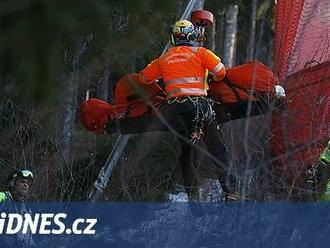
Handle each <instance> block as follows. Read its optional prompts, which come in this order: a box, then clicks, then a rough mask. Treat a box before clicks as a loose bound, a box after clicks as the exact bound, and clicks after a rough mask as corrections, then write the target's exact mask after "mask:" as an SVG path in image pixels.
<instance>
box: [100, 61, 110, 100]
mask: <svg viewBox="0 0 330 248" xmlns="http://www.w3.org/2000/svg"><path fill="white" fill-rule="evenodd" d="M110 77H111V72H110V70H109V68H108V66H107V65H106V67H105V68H104V70H103V75H102V77H101V78H100V80H99V82H98V89H97V91H98V92H97V96H98V98H100V99H102V100H104V101H108V98H109V83H110ZM110 98H111V99H112V96H110Z"/></svg>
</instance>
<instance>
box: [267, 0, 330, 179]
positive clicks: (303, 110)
mask: <svg viewBox="0 0 330 248" xmlns="http://www.w3.org/2000/svg"><path fill="white" fill-rule="evenodd" d="M275 64H276V73H277V75H278V77H279V78H280V80H281V81H282V84H283V86H284V87H285V89H286V92H287V97H288V100H289V103H288V105H287V109H286V110H285V111H284V112H282V113H281V114H279V115H277V116H274V123H273V124H274V125H273V127H274V129H273V135H274V136H273V139H272V142H271V147H272V152H273V154H274V156H275V157H277V158H279V161H280V164H281V165H282V166H284V167H285V168H289V169H290V170H289V171H290V172H294V173H297V169H299V170H301V169H302V168H304V167H305V166H308V165H310V164H311V163H312V162H313V161H315V160H317V157H318V155H319V153H320V150H321V149H322V145H324V144H325V142H326V140H327V139H328V137H329V135H330V1H329V0H280V1H278V2H277V6H276V31H275ZM290 174H291V173H290ZM291 175H294V174H291Z"/></svg>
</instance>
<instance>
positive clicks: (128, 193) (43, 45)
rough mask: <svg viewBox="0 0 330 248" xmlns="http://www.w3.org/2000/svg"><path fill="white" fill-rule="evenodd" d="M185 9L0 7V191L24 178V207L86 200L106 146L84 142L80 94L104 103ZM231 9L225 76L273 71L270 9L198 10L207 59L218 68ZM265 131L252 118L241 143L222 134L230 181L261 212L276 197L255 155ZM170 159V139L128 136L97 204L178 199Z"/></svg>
mask: <svg viewBox="0 0 330 248" xmlns="http://www.w3.org/2000/svg"><path fill="white" fill-rule="evenodd" d="M201 2H203V1H201ZM187 3H188V1H185V0H168V1H158V0H144V1H140V0H135V1H129V0H122V1H114V0H99V1H76V0H70V1H63V0H27V1H24V2H22V1H19V0H10V1H9V0H4V1H1V3H0V89H1V90H0V92H1V94H0V168H1V173H0V183H1V186H2V187H1V188H2V189H5V188H6V177H7V174H8V173H9V172H10V171H12V170H13V169H15V168H28V169H31V170H32V171H33V172H34V175H35V180H34V186H33V188H32V192H31V193H32V194H31V199H32V200H47V201H48V200H85V199H86V195H87V192H88V191H89V190H90V188H91V186H92V184H93V182H94V181H95V180H96V178H97V175H98V173H99V170H100V168H101V167H102V166H103V165H104V163H105V161H106V160H107V158H108V156H109V154H110V152H111V150H112V147H113V145H114V142H115V140H116V138H117V136H116V135H111V136H99V135H95V134H93V133H90V132H88V131H86V130H85V129H84V128H83V126H82V125H81V123H80V122H79V104H80V103H81V102H82V101H84V99H85V96H86V91H87V90H89V91H90V95H91V96H93V97H97V98H100V99H104V100H107V101H108V102H110V103H111V102H113V89H114V86H115V84H116V82H117V80H118V79H119V78H121V77H122V76H124V75H125V74H128V73H133V72H137V71H139V70H141V69H142V68H143V67H144V66H146V65H147V64H148V62H150V61H151V60H152V59H154V58H156V57H157V56H158V55H159V54H161V52H162V50H163V48H164V46H165V45H166V43H167V41H168V30H169V26H170V25H171V24H173V23H174V22H175V21H176V20H177V19H178V18H179V17H180V16H181V14H182V13H183V11H184V8H185V6H186V5H187ZM233 6H235V8H237V10H238V12H237V13H236V17H237V18H236V22H237V25H236V27H237V30H235V32H234V34H235V37H234V39H235V43H234V46H233V49H234V50H233V51H234V53H233V58H232V61H231V63H232V64H231V66H235V65H239V64H243V63H244V62H246V61H248V60H251V59H258V60H260V61H262V62H263V63H264V64H266V65H267V66H269V67H271V68H272V67H273V33H274V3H273V1H270V0H259V1H257V0H237V1H234V0H231V1H229V0H207V1H205V3H204V9H206V10H209V11H211V12H212V13H213V14H214V17H215V20H216V22H215V27H214V29H213V31H211V30H209V32H208V43H207V47H208V48H210V49H211V50H213V51H214V52H215V53H216V54H218V55H219V56H220V57H222V54H224V53H225V52H226V50H225V45H226V44H225V37H226V35H228V34H226V26H227V25H229V24H228V23H229V21H230V20H231V18H234V19H235V16H230V15H229V13H230V12H229V11H228V10H229V9H230V8H232V7H233ZM227 67H228V65H227ZM269 120H270V116H269V115H264V116H260V117H254V118H251V120H250V121H252V125H251V124H250V125H249V126H250V129H249V132H248V133H242V132H241V130H242V128H241V127H242V126H244V125H245V121H244V120H243V121H235V122H230V123H228V124H225V125H224V126H223V129H222V133H223V139H224V142H225V143H226V145H227V146H228V149H229V151H230V155H231V157H232V161H231V166H233V168H234V169H235V170H236V171H237V174H238V176H239V177H240V178H241V181H245V182H247V181H248V183H247V184H248V185H250V186H249V187H248V189H249V194H251V195H253V196H254V197H256V198H258V199H263V200H264V199H273V198H274V197H275V196H272V195H271V192H273V191H274V190H270V189H273V188H274V184H273V181H274V180H275V181H276V179H274V178H269V176H271V177H272V175H271V173H268V172H269V170H270V161H269V157H268V154H267V149H266V148H265V147H266V145H265V144H266V143H267V139H268V138H269V135H270V132H269V125H267V123H269ZM179 149H180V148H179V144H178V142H177V139H176V138H175V137H174V136H173V135H172V134H170V133H151V134H143V135H134V136H133V138H132V139H131V140H130V142H129V145H128V147H127V148H126V149H125V153H124V155H123V157H122V159H121V162H120V166H117V168H116V169H115V171H114V173H113V175H112V177H111V181H110V184H109V185H108V187H107V189H106V191H105V192H104V194H103V200H115V201H117V200H120V201H122V200H125V201H126V200H131V201H132V200H133V201H158V200H164V196H165V195H166V194H167V193H169V192H177V191H178V187H179V186H180V184H181V183H182V179H181V171H180V167H179V166H178V162H177V156H178V151H179ZM202 163H203V164H207V162H205V163H204V162H202ZM202 171H203V170H202ZM265 172H267V173H266V174H267V176H265ZM201 174H203V173H201ZM206 174H207V172H206ZM208 176H209V175H208ZM205 177H207V176H205ZM244 178H249V179H248V180H247V179H244ZM266 179H267V180H266ZM276 183H277V184H278V182H276ZM237 187H238V190H240V189H241V188H240V187H241V185H238V186H237ZM246 187H247V186H246Z"/></svg>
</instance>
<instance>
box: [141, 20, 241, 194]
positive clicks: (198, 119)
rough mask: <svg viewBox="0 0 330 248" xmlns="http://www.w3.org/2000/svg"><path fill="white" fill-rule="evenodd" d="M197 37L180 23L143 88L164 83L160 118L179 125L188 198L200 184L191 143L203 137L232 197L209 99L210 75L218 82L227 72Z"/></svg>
mask: <svg viewBox="0 0 330 248" xmlns="http://www.w3.org/2000/svg"><path fill="white" fill-rule="evenodd" d="M196 36H197V31H196V29H195V27H194V25H193V24H192V23H191V22H189V21H187V20H180V21H177V22H176V23H175V24H174V25H173V27H172V30H171V42H172V44H173V45H174V46H173V47H172V48H170V49H169V50H168V51H167V52H166V53H165V54H163V55H161V56H160V57H159V58H157V59H155V60H153V61H152V62H151V63H150V64H149V65H148V66H147V67H146V68H145V69H143V70H142V71H141V72H140V80H141V82H142V83H144V84H151V83H154V82H155V81H156V80H158V79H160V78H162V80H163V81H164V85H165V91H166V93H167V104H165V105H164V106H163V108H162V109H161V115H162V117H164V119H165V120H166V121H167V123H168V124H169V125H172V123H177V124H178V123H179V125H174V129H175V130H176V131H177V133H179V134H180V136H181V138H180V137H179V140H180V143H181V155H180V157H179V162H180V164H181V166H182V172H183V181H184V184H185V188H186V192H187V194H188V195H189V196H191V195H192V194H193V193H194V192H193V190H192V189H193V187H191V186H193V185H195V183H196V181H195V180H197V178H196V168H195V167H194V163H195V161H196V152H197V151H198V149H197V148H196V146H194V145H192V143H191V142H193V143H194V141H196V140H198V139H199V138H201V137H200V136H201V135H202V134H204V135H203V139H204V141H205V143H206V147H207V150H208V153H209V154H210V155H211V156H210V157H212V158H213V159H212V160H213V161H214V163H215V165H216V171H217V176H218V179H219V180H220V183H221V186H222V189H223V191H224V192H225V193H231V191H233V190H234V180H233V177H232V176H228V175H227V173H226V171H225V168H226V166H227V164H228V159H227V151H226V147H225V146H224V144H223V143H222V142H221V140H220V137H219V130H218V129H217V126H218V125H217V122H216V120H215V113H214V111H213V109H212V103H211V102H210V100H209V99H208V98H206V96H207V83H206V78H207V75H208V73H209V72H210V73H211V74H212V75H213V79H214V80H215V81H218V80H221V79H222V78H223V77H224V76H225V74H226V69H225V66H224V65H223V64H222V63H221V60H220V58H219V57H217V56H216V55H215V54H214V53H213V52H211V51H210V50H208V49H206V48H204V47H200V46H197V43H196V42H195V41H194V40H195V39H196ZM215 83H218V82H215ZM182 127H183V128H182ZM182 137H183V138H182Z"/></svg>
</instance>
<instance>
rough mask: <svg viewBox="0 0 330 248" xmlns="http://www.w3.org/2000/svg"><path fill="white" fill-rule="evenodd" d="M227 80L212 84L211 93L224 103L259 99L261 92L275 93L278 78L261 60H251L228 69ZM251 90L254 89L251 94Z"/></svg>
mask: <svg viewBox="0 0 330 248" xmlns="http://www.w3.org/2000/svg"><path fill="white" fill-rule="evenodd" d="M226 78H228V79H229V81H230V83H231V85H229V84H228V83H227V82H226V81H225V80H224V81H221V82H214V83H211V84H210V95H211V96H212V97H213V98H214V99H215V100H217V101H221V102H223V103H236V102H238V101H239V100H241V101H248V100H253V101H255V100H257V98H256V97H258V95H259V94H261V93H264V94H268V95H274V93H275V85H276V84H278V83H279V82H278V79H277V77H276V76H275V75H274V73H273V72H272V71H271V70H270V68H268V67H267V66H265V65H264V64H262V63H260V62H259V61H251V62H249V63H245V64H243V65H240V66H235V67H233V68H230V69H228V70H227V74H226ZM249 91H253V94H252V95H250V94H249Z"/></svg>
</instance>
